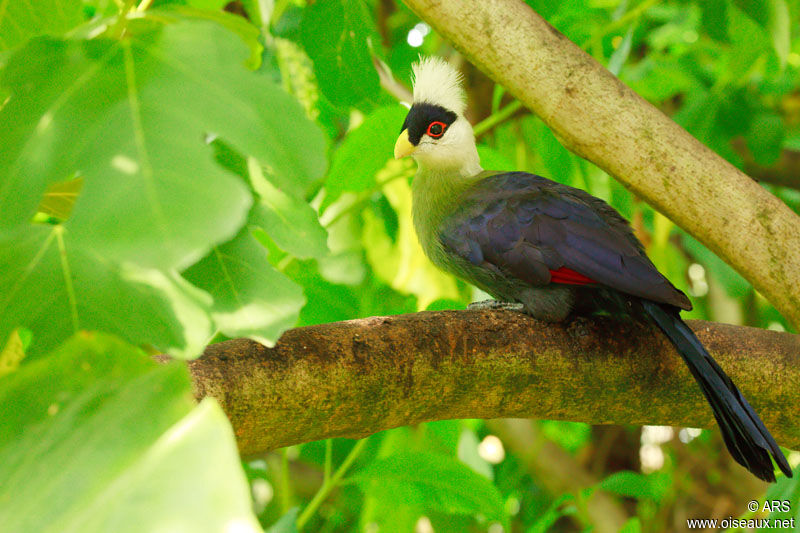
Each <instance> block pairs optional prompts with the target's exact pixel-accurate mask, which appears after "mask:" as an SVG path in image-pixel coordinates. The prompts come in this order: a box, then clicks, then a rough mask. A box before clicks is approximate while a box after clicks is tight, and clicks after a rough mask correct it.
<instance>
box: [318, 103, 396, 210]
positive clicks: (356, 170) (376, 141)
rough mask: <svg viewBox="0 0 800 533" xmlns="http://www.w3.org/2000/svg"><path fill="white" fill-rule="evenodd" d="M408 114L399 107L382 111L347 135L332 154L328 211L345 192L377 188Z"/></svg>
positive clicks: (365, 120)
mask: <svg viewBox="0 0 800 533" xmlns="http://www.w3.org/2000/svg"><path fill="white" fill-rule="evenodd" d="M407 113H408V109H406V108H405V107H403V106H401V105H399V104H398V105H393V106H388V107H383V108H381V109H378V110H377V111H374V112H373V113H371V114H370V115H368V116H367V118H366V119H364V122H362V123H361V124H360V125H359V126H358V127H357V128H356V129H354V130H352V131H351V132H349V133H348V134H347V136H346V137H345V139H344V141H342V144H341V145H340V146H339V148H338V149H337V150H336V152H335V153H334V154H333V161H332V162H331V169H330V172H328V177H327V178H326V180H325V191H326V197H325V202H324V204H323V205H324V206H325V207H327V206H329V205H330V204H331V203H332V202H333V201H334V200H336V199H337V198H339V196H341V194H342V193H343V192H344V191H364V190H366V189H368V188H370V186H372V185H374V184H375V175H376V174H377V173H378V171H379V170H381V169H382V168H383V167H384V166H386V162H387V161H390V160H391V159H392V158H393V157H394V156H393V153H394V144H395V142H396V141H397V136H398V134H399V133H400V127H401V126H402V125H403V119H404V118H405V116H406V114H407Z"/></svg>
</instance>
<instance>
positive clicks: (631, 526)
mask: <svg viewBox="0 0 800 533" xmlns="http://www.w3.org/2000/svg"><path fill="white" fill-rule="evenodd" d="M641 531H642V521H641V520H640V519H639V517H638V516H634V517H633V518H631V519H630V520H628V521H627V522H625V525H624V526H622V529H620V530H619V533H641Z"/></svg>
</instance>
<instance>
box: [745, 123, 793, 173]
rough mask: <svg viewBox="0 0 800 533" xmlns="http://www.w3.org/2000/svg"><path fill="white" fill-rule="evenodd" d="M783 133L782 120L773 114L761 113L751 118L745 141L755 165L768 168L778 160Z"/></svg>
mask: <svg viewBox="0 0 800 533" xmlns="http://www.w3.org/2000/svg"><path fill="white" fill-rule="evenodd" d="M785 133H786V131H785V128H784V125H783V120H782V119H781V117H779V116H778V115H776V114H775V113H761V114H759V115H756V116H755V117H754V118H753V121H752V124H751V126H750V131H749V132H748V133H747V137H746V141H747V148H749V149H750V152H751V153H752V154H753V159H755V160H756V163H758V164H760V165H764V166H769V165H772V164H774V163H775V162H776V161H777V160H778V157H780V155H781V149H782V148H783V139H784V136H785Z"/></svg>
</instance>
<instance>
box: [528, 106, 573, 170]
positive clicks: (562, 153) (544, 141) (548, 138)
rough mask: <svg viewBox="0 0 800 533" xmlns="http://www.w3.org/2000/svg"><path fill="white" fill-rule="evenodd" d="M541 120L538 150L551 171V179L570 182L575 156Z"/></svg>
mask: <svg viewBox="0 0 800 533" xmlns="http://www.w3.org/2000/svg"><path fill="white" fill-rule="evenodd" d="M538 122H539V132H538V138H539V143H538V145H537V151H538V152H539V154H540V155H541V157H542V160H543V162H544V165H545V167H547V171H548V172H549V173H550V175H549V176H548V177H549V178H550V179H552V180H555V181H558V182H561V183H567V184H569V183H570V179H571V177H572V172H573V170H574V168H575V166H574V161H573V156H572V154H570V153H569V151H568V150H567V149H566V148H564V146H563V145H562V144H561V143H560V142H558V139H556V136H555V135H553V132H552V131H550V128H548V127H547V125H546V124H545V123H544V122H542V121H541V120H540V121H538Z"/></svg>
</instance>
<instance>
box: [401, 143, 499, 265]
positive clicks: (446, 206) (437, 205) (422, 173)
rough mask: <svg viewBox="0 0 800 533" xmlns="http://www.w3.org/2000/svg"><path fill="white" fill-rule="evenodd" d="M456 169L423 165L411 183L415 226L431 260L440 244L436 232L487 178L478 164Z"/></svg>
mask: <svg viewBox="0 0 800 533" xmlns="http://www.w3.org/2000/svg"><path fill="white" fill-rule="evenodd" d="M477 156H478V153H477V150H476V152H475V161H474V163H472V162H471V163H470V165H462V166H461V167H460V168H459V167H452V168H435V169H433V168H430V167H426V166H425V165H420V166H419V169H418V170H417V175H416V176H415V177H414V181H413V182H412V184H411V192H412V211H413V219H414V227H415V229H416V231H417V236H418V237H419V240H420V244H422V247H423V249H425V252H426V253H427V254H428V256H429V257H430V256H431V255H432V254H433V253H435V251H434V250H433V249H432V247H435V246H436V243H437V242H438V240H437V237H436V232H437V231H438V229H439V228H440V226H441V223H442V222H443V220H444V219H445V218H446V217H447V216H448V215H449V214H451V212H452V211H453V210H454V209H455V207H457V205H458V203H457V202H458V198H459V197H460V196H461V194H462V193H463V192H464V191H465V190H467V189H468V188H469V187H471V186H472V185H473V184H474V183H475V182H477V181H479V180H480V179H481V178H482V177H483V174H484V172H483V169H482V168H481V166H480V163H479V161H478V157H477Z"/></svg>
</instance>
